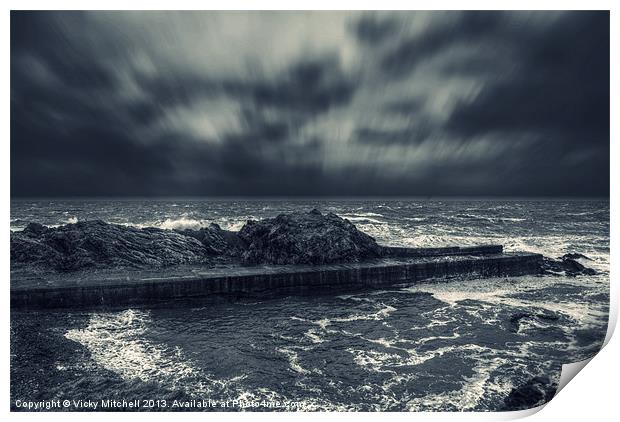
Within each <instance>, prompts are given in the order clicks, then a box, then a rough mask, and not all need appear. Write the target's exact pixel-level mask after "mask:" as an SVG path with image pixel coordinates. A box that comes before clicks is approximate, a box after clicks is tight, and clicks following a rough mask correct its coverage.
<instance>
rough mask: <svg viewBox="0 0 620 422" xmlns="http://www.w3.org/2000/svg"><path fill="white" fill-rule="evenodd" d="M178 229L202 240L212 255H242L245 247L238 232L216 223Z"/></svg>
mask: <svg viewBox="0 0 620 422" xmlns="http://www.w3.org/2000/svg"><path fill="white" fill-rule="evenodd" d="M177 231H178V232H179V233H181V234H183V235H185V236H190V237H193V238H194V239H196V240H198V241H200V243H202V244H203V245H204V247H205V249H206V251H207V253H209V254H211V255H240V254H241V252H242V250H243V249H244V247H245V245H244V243H243V242H242V241H241V239H240V238H239V236H238V235H237V233H235V232H231V231H227V230H222V228H221V227H220V226H219V225H217V224H215V223H211V224H210V225H209V227H203V228H200V229H198V230H192V229H185V230H177Z"/></svg>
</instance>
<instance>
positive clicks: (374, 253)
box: [239, 209, 381, 264]
mask: <svg viewBox="0 0 620 422" xmlns="http://www.w3.org/2000/svg"><path fill="white" fill-rule="evenodd" d="M239 237H240V238H241V239H242V240H243V241H244V242H245V244H246V250H245V252H243V260H244V262H246V263H248V264H259V263H269V264H329V263H334V262H359V261H362V260H365V259H371V258H377V257H379V256H380V255H381V248H380V247H379V245H377V242H376V241H375V239H373V238H372V237H370V236H368V235H367V234H365V233H362V232H361V231H359V230H358V229H357V228H356V227H355V226H354V225H353V224H352V223H351V222H349V221H348V220H344V219H342V218H340V217H338V216H337V215H336V214H332V213H329V214H327V215H323V214H321V212H319V211H318V210H316V209H314V210H312V211H310V212H308V213H301V212H296V213H292V214H280V215H278V216H277V217H276V218H269V219H265V220H261V221H248V222H247V224H246V225H245V226H243V228H242V229H241V231H240V232H239Z"/></svg>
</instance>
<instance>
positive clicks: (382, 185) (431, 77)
mask: <svg viewBox="0 0 620 422" xmlns="http://www.w3.org/2000/svg"><path fill="white" fill-rule="evenodd" d="M249 23H251V24H249ZM11 189H12V195H15V196H57V195H322V194H325V195H364V194H369V195H382V194H386V195H607V194H608V192H609V15H608V13H605V12H595V13H588V12H571V13H555V12H554V13H552V12H533V13H526V12H510V13H508V12H505V13H500V12H465V13H457V12H444V13H426V12H420V13H394V14H391V13H385V12H381V13H341V12H330V13H319V12H317V13H284V12H282V13H248V14H242V13H225V12H222V13H216V12H205V13H165V12H152V13H140V12H111V13H110V12H13V13H12V14H11Z"/></svg>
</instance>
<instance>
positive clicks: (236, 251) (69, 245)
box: [11, 210, 381, 271]
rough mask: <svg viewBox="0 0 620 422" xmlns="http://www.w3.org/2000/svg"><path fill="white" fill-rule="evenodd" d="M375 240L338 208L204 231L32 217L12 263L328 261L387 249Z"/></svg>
mask: <svg viewBox="0 0 620 422" xmlns="http://www.w3.org/2000/svg"><path fill="white" fill-rule="evenodd" d="M380 252H381V248H380V247H379V246H378V245H377V243H376V242H375V240H374V239H373V238H372V237H370V236H368V235H366V234H364V233H362V232H360V231H359V230H358V229H357V228H356V227H355V226H354V225H353V224H351V223H350V222H349V221H347V220H343V219H342V218H340V217H338V216H336V215H335V214H327V215H322V214H321V213H320V212H319V211H317V210H313V211H311V212H309V213H293V214H281V215H279V216H277V217H276V218H273V219H266V220H261V221H248V222H247V224H246V225H245V226H244V227H243V228H242V229H241V231H240V232H239V233H236V232H231V231H226V230H222V229H221V228H220V227H219V226H218V225H217V224H211V225H210V226H209V227H203V228H201V229H199V230H190V229H186V230H164V229H158V228H143V229H140V228H136V227H128V226H122V225H117V224H108V223H105V222H103V221H85V222H79V223H75V224H67V225H65V226H60V227H55V228H49V227H46V226H43V225H41V224H37V223H30V224H29V225H28V226H27V227H26V228H25V229H24V230H23V231H21V232H12V233H11V266H12V268H15V267H24V266H30V267H33V268H39V269H42V270H50V269H51V270H56V271H72V270H79V269H83V268H119V267H137V268H146V267H165V266H171V265H181V264H203V265H204V264H212V263H218V262H219V263H228V262H239V261H241V262H242V263H245V264H325V263H333V262H357V261H360V260H363V259H368V258H374V257H378V256H379V255H380Z"/></svg>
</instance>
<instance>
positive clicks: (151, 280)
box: [11, 251, 543, 308]
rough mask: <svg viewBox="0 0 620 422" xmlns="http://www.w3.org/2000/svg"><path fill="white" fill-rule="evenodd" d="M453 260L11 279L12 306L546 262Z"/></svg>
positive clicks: (340, 286) (531, 270) (276, 288)
mask: <svg viewBox="0 0 620 422" xmlns="http://www.w3.org/2000/svg"><path fill="white" fill-rule="evenodd" d="M438 252H441V251H438ZM444 252H447V251H444ZM453 252H454V251H451V252H450V253H452V254H451V255H435V256H433V257H417V258H393V259H385V258H384V259H380V260H375V261H373V262H367V263H350V264H332V265H321V266H262V267H235V268H210V269H204V268H203V269H201V268H196V267H193V268H181V267H179V268H176V269H174V270H168V271H166V272H163V273H162V272H161V271H158V272H142V271H135V272H122V273H113V272H112V273H111V272H103V273H96V272H95V273H92V272H89V273H83V274H81V273H74V274H71V275H67V274H65V275H62V274H61V275H59V277H58V278H53V277H46V278H42V277H31V278H28V277H23V276H22V277H20V278H13V277H12V278H11V306H12V307H18V308H56V307H75V306H102V305H103V306H105V305H110V306H116V305H123V304H145V303H154V302H159V301H167V300H173V299H187V298H199V297H208V296H212V295H233V296H246V295H247V296H253V295H259V296H271V295H278V294H312V293H318V292H327V291H334V290H336V291H342V290H355V289H364V288H374V287H380V286H389V285H396V284H405V283H416V282H420V281H424V280H429V279H439V278H450V277H456V276H458V277H475V278H484V277H500V276H520V275H526V274H539V273H540V271H541V264H542V259H543V257H542V255H539V254H529V253H513V254H502V253H499V254H491V255H480V254H478V255H476V254H473V255H467V254H466V255H455V254H453ZM474 252H475V251H474Z"/></svg>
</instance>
